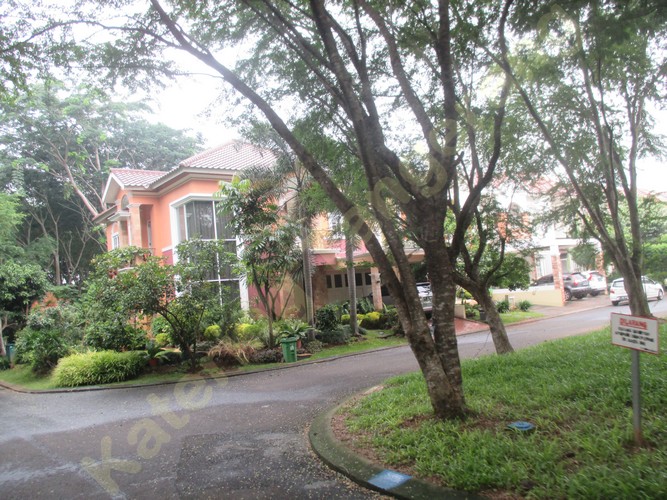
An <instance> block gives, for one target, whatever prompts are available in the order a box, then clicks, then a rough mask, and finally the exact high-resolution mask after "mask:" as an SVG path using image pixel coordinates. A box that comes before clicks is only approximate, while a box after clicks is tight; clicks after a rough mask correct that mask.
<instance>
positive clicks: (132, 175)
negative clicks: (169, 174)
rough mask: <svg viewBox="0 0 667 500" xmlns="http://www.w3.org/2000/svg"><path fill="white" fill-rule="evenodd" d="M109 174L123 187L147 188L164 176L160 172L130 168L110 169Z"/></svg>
mask: <svg viewBox="0 0 667 500" xmlns="http://www.w3.org/2000/svg"><path fill="white" fill-rule="evenodd" d="M111 173H112V174H113V175H114V176H115V177H116V179H118V182H120V183H121V184H122V185H123V186H124V187H148V186H149V185H150V184H151V183H153V182H154V181H156V180H158V179H159V178H160V177H162V176H163V175H165V174H166V172H163V171H161V170H137V169H132V168H112V169H111Z"/></svg>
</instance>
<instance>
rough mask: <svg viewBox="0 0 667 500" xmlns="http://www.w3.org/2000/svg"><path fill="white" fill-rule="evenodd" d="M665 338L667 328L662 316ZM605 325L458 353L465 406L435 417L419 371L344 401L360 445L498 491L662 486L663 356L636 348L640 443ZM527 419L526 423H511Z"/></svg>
mask: <svg viewBox="0 0 667 500" xmlns="http://www.w3.org/2000/svg"><path fill="white" fill-rule="evenodd" d="M660 335H661V338H660V341H661V342H662V345H663V346H664V345H667V344H665V342H667V328H666V327H665V325H662V326H661V333H660ZM610 338H611V334H610V331H609V329H608V328H607V329H604V330H601V331H597V332H594V333H592V334H589V335H586V336H581V337H572V338H568V339H563V340H558V341H554V342H548V343H544V344H541V345H539V346H535V347H532V348H528V349H525V350H522V351H519V352H517V353H514V354H511V355H506V356H487V357H484V358H480V359H477V360H467V361H464V362H463V380H464V386H465V388H464V390H465V394H466V400H467V404H468V407H469V409H470V416H469V417H468V418H467V419H465V420H464V421H455V422H439V421H436V420H434V419H433V418H432V410H431V406H430V403H429V400H428V396H427V393H426V388H425V384H424V381H423V378H422V376H421V374H410V375H405V376H399V377H395V378H392V379H391V380H390V381H388V382H387V383H386V384H384V385H385V388H384V389H383V390H382V391H378V392H375V393H372V394H370V395H368V396H366V397H364V398H363V399H361V400H360V401H359V402H358V403H357V404H356V406H353V407H352V408H351V409H348V410H346V411H347V420H346V426H347V428H348V430H349V431H350V432H351V433H352V434H353V435H354V436H355V438H354V439H355V443H356V447H357V449H364V448H366V449H367V448H369V447H370V448H372V449H373V453H374V454H375V456H376V457H379V459H380V460H381V461H382V465H383V466H384V467H387V468H391V469H393V470H396V471H400V472H402V473H405V474H410V475H415V476H417V477H422V478H428V479H429V480H432V481H435V482H437V483H438V484H440V485H442V486H446V487H449V488H453V489H455V490H463V491H468V492H477V493H482V494H485V493H486V494H493V496H494V497H496V496H497V497H500V498H502V497H503V496H505V495H508V496H511V497H516V496H518V497H528V498H667V419H665V418H664V415H665V413H666V412H667V360H666V358H665V356H664V355H660V356H653V355H642V356H641V380H642V422H643V433H644V439H645V444H644V445H643V446H642V447H637V446H635V444H634V440H633V436H634V435H633V427H632V403H631V400H632V395H631V381H630V357H631V353H630V351H629V350H627V349H623V348H619V347H617V346H613V345H611V342H610ZM516 421H527V422H530V423H532V424H533V425H534V426H535V429H534V430H533V431H532V432H519V431H516V430H512V429H509V428H508V427H507V426H508V425H509V424H511V423H512V422H516Z"/></svg>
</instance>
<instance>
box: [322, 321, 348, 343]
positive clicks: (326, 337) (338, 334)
mask: <svg viewBox="0 0 667 500" xmlns="http://www.w3.org/2000/svg"><path fill="white" fill-rule="evenodd" d="M351 336H352V333H351V331H350V327H349V326H347V325H345V326H343V325H338V326H337V327H336V328H335V329H333V330H327V331H320V332H319V333H317V334H316V335H315V338H316V339H317V340H319V341H321V342H322V343H324V344H329V345H341V344H347V342H348V341H349V340H350V337H351Z"/></svg>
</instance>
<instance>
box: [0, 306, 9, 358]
mask: <svg viewBox="0 0 667 500" xmlns="http://www.w3.org/2000/svg"><path fill="white" fill-rule="evenodd" d="M8 323H9V320H8V319H7V315H6V314H3V315H2V317H1V318H0V356H6V355H7V351H5V337H4V332H5V327H6V326H7V324H8Z"/></svg>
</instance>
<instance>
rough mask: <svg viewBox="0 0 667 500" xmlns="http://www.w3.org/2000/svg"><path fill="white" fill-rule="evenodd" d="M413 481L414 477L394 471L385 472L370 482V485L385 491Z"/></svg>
mask: <svg viewBox="0 0 667 500" xmlns="http://www.w3.org/2000/svg"><path fill="white" fill-rule="evenodd" d="M410 479H412V476H408V475H406V474H401V473H400V472H396V471H393V470H383V471H382V472H380V473H379V474H377V475H375V476H373V477H372V478H370V479H369V480H368V482H369V483H370V484H372V485H373V486H376V487H378V488H380V489H383V490H391V489H393V488H396V487H398V486H400V485H402V484H403V483H405V482H407V481H409V480H410Z"/></svg>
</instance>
